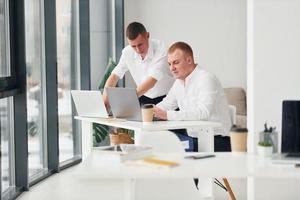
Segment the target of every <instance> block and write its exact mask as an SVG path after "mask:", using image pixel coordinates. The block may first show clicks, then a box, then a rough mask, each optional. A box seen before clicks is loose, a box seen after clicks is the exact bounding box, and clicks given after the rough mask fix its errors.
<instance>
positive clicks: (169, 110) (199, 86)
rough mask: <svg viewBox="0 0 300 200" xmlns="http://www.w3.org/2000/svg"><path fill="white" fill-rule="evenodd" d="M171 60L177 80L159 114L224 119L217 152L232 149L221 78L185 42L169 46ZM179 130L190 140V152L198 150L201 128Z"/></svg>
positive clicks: (172, 117) (174, 117)
mask: <svg viewBox="0 0 300 200" xmlns="http://www.w3.org/2000/svg"><path fill="white" fill-rule="evenodd" d="M168 63H169V68H170V70H171V72H172V73H173V75H174V77H175V78H176V81H175V82H174V84H173V86H172V88H171V89H170V91H169V93H168V94H167V96H166V97H165V98H164V99H163V101H162V102H160V103H159V104H157V106H156V107H155V110H154V113H155V116H156V117H158V118H161V119H164V120H207V121H214V122H220V123H222V125H223V126H222V128H221V129H220V130H218V133H216V134H217V135H215V151H230V150H231V148H230V138H229V137H228V133H229V130H230V128H231V121H230V113H229V107H228V103H227V99H226V96H225V94H224V91H223V88H222V86H221V84H220V82H219V80H218V79H217V78H216V77H215V76H214V75H213V74H211V73H209V72H207V71H205V70H204V69H202V68H201V67H199V66H198V65H197V64H196V63H195V62H194V57H193V50H192V48H191V47H190V46H189V45H188V44H186V43H184V42H176V43H174V44H173V45H172V46H171V47H170V48H169V50H168ZM176 108H179V110H178V109H177V110H176ZM176 132H177V133H176V135H177V136H178V137H179V138H180V140H188V141H189V146H190V148H188V149H186V150H187V151H198V147H197V146H198V142H197V138H196V137H197V135H198V133H199V130H189V129H188V130H187V133H186V131H182V130H180V131H179V132H178V131H176Z"/></svg>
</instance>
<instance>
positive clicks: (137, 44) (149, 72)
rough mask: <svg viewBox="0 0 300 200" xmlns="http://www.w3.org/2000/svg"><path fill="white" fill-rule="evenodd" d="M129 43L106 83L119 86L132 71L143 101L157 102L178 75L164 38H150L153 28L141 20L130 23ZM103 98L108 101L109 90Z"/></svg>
mask: <svg viewBox="0 0 300 200" xmlns="http://www.w3.org/2000/svg"><path fill="white" fill-rule="evenodd" d="M126 37H127V41H128V44H129V45H128V46H127V47H125V48H124V49H123V51H122V55H121V58H120V61H119V63H118V65H117V66H116V67H115V69H114V70H113V71H112V74H111V75H110V77H109V78H108V80H107V81H106V84H105V87H115V86H116V84H117V82H118V80H119V79H121V78H123V76H124V74H125V73H126V72H127V71H129V72H130V74H131V75H132V77H133V79H134V81H135V83H136V85H137V88H136V91H137V95H138V97H139V100H140V103H142V104H146V103H152V104H157V103H158V102H160V101H161V100H162V99H163V98H164V97H165V95H166V94H167V92H168V91H169V89H170V88H171V86H172V84H173V82H174V78H173V77H172V74H171V73H170V70H169V69H168V67H167V66H168V62H167V50H166V48H165V46H164V45H163V43H162V42H160V41H158V40H155V39H149V32H147V31H146V28H145V27H144V26H143V25H142V24H141V23H138V22H133V23H131V24H129V25H128V26H127V29H126ZM103 99H104V102H105V104H106V105H108V98H107V95H106V92H104V94H103Z"/></svg>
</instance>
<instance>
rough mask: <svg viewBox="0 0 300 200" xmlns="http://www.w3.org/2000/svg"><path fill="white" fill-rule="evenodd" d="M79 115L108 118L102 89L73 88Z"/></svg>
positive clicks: (72, 92) (73, 96) (72, 93)
mask: <svg viewBox="0 0 300 200" xmlns="http://www.w3.org/2000/svg"><path fill="white" fill-rule="evenodd" d="M71 95H72V98H73V101H74V104H75V107H76V110H77V114H78V116H81V117H96V118H108V114H107V111H106V108H105V105H104V102H103V98H102V94H101V92H100V91H91V90H71Z"/></svg>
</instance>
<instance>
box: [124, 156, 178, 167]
mask: <svg viewBox="0 0 300 200" xmlns="http://www.w3.org/2000/svg"><path fill="white" fill-rule="evenodd" d="M127 164H128V165H133V166H134V165H137V166H146V167H158V168H173V167H176V166H179V162H175V161H170V160H167V159H162V158H156V157H145V158H143V159H139V160H135V161H130V162H127Z"/></svg>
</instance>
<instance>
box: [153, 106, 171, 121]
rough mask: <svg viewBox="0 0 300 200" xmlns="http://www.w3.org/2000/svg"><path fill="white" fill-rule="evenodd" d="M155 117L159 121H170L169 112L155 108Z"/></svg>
mask: <svg viewBox="0 0 300 200" xmlns="http://www.w3.org/2000/svg"><path fill="white" fill-rule="evenodd" d="M154 117H157V118H159V119H163V120H168V116H167V111H165V110H163V109H161V108H159V107H157V106H154Z"/></svg>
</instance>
